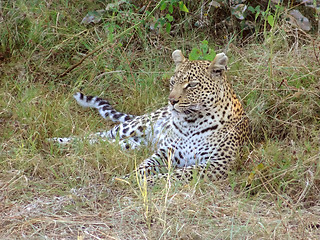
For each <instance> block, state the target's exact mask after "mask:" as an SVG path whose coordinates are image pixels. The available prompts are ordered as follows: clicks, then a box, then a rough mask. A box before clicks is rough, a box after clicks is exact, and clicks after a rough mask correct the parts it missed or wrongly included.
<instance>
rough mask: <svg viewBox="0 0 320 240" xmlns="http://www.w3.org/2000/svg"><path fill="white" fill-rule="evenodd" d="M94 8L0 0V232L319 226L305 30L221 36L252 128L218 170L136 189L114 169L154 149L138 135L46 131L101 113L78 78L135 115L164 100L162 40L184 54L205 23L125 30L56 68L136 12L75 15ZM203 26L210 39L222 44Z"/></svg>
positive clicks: (319, 103)
mask: <svg viewBox="0 0 320 240" xmlns="http://www.w3.org/2000/svg"><path fill="white" fill-rule="evenodd" d="M103 7H104V6H103V4H100V3H99V2H97V3H94V2H91V1H88V2H83V1H72V2H70V1H55V2H50V1H49V2H48V1H46V2H43V1H35V0H32V1H14V2H11V3H3V4H2V9H1V12H2V13H3V15H2V16H3V17H4V21H3V22H0V36H2V37H1V38H0V44H1V46H0V59H1V60H0V61H1V62H0V68H1V71H0V142H1V149H0V238H1V239H2V238H3V239H20V238H23V239H44V238H49V239H51V238H68V239H69V238H72V239H75V238H78V239H91V238H102V239H270V238H276V239H301V238H303V239H318V238H319V224H320V222H319V219H320V216H319V209H320V197H319V196H320V190H319V189H320V165H319V162H320V156H319V154H320V152H319V151H320V144H319V143H320V96H319V95H320V94H319V92H320V85H319V78H320V69H319V66H318V65H317V64H316V58H315V55H314V49H313V45H312V43H311V42H302V43H299V46H300V47H299V48H297V49H296V48H293V49H291V48H290V46H291V45H290V44H292V42H291V41H292V40H291V38H290V36H288V37H287V38H286V37H285V36H284V35H283V33H282V32H281V34H278V35H277V34H275V36H273V42H272V44H274V45H273V46H271V47H272V51H271V50H270V49H271V48H270V45H268V44H269V43H268V44H254V43H250V44H247V45H245V46H244V47H242V48H240V47H238V46H239V45H238V43H237V42H233V43H232V44H230V47H229V51H228V53H227V55H228V56H229V58H230V64H229V72H228V75H229V80H230V82H232V84H233V86H234V89H235V91H236V93H237V94H238V96H239V97H240V98H241V99H242V102H243V103H244V106H245V108H246V111H247V113H248V116H249V117H250V120H251V123H252V137H251V141H250V143H248V146H246V147H245V154H244V156H243V158H242V159H239V160H238V162H237V163H236V164H235V167H234V169H233V171H232V172H231V173H230V176H229V178H228V180H226V181H222V182H217V183H212V182H208V181H204V182H200V183H192V184H189V185H186V186H179V184H177V185H176V184H175V183H174V182H167V183H166V184H164V185H163V186H160V187H158V188H157V189H152V190H150V189H149V190H147V189H144V188H143V187H142V188H141V189H139V188H137V187H135V186H130V185H128V184H126V183H124V182H120V181H117V180H115V181H113V180H112V179H113V178H114V177H117V176H121V175H124V174H126V173H129V172H130V171H132V170H133V169H134V168H135V166H136V165H137V164H139V162H141V161H142V160H143V159H145V158H146V157H147V156H149V155H150V154H151V152H150V150H149V149H148V148H143V149H140V150H136V151H129V152H124V151H122V150H121V149H120V147H119V146H118V145H116V144H109V143H104V142H102V143H99V144H95V145H90V144H88V143H87V142H82V143H78V144H74V145H71V146H57V145H55V144H52V143H49V142H48V141H47V140H46V139H47V138H51V137H64V136H71V135H80V136H86V135H87V134H90V133H93V132H97V131H100V130H104V129H108V128H110V127H111V126H112V123H110V122H108V121H105V120H103V119H102V118H101V117H100V116H99V114H98V113H97V112H96V111H93V110H90V109H83V108H81V107H79V106H78V105H77V104H76V103H75V101H74V99H73V97H72V95H73V94H74V92H76V91H78V90H79V89H81V90H82V91H83V92H84V93H86V94H90V95H98V96H102V97H105V98H107V99H109V100H110V101H111V102H112V103H113V104H114V105H115V106H116V108H117V109H119V110H121V111H125V112H129V113H132V114H142V113H144V112H150V111H153V110H155V109H157V108H159V107H161V106H164V105H165V104H166V102H167V96H168V93H169V89H168V79H169V77H170V76H171V73H172V72H173V70H174V69H173V64H172V60H171V53H172V51H173V50H175V49H178V48H179V49H182V50H183V51H184V53H185V55H187V54H188V53H190V51H191V49H192V48H193V47H194V46H198V45H199V43H200V42H201V41H202V40H204V38H201V37H200V36H209V35H208V33H207V32H203V31H202V32H201V31H200V30H199V29H196V28H195V29H192V27H191V25H188V26H189V28H190V29H189V31H185V29H186V27H185V28H182V30H181V31H185V32H183V34H182V35H181V36H179V34H176V35H175V36H170V35H169V34H166V33H164V34H162V35H157V34H155V33H152V32H149V31H148V29H143V28H141V29H139V30H133V31H132V32H131V33H130V34H127V35H123V36H121V37H120V38H118V39H116V40H114V41H113V42H110V44H106V45H105V47H104V48H103V49H101V50H100V51H98V52H96V53H95V54H94V55H93V56H91V57H88V58H87V59H86V60H85V61H84V62H83V63H82V64H80V65H79V66H78V67H76V68H75V69H74V70H72V71H70V72H69V73H68V74H67V75H66V76H64V77H59V74H61V73H63V72H64V71H65V70H66V69H68V68H69V67H70V66H72V65H73V64H75V63H77V62H79V61H80V60H81V58H82V57H83V56H85V55H86V54H88V53H89V52H91V51H93V50H94V49H96V47H97V46H100V45H101V44H103V43H105V42H106V41H107V39H108V38H109V37H110V34H111V33H110V31H108V29H109V27H110V26H113V27H114V29H115V31H114V32H113V33H112V34H113V35H114V36H115V35H117V34H121V32H123V31H124V30H126V29H128V28H129V27H131V26H132V25H133V24H134V23H137V22H138V20H139V19H141V18H142V16H141V15H132V16H131V18H132V19H131V20H130V19H128V18H129V17H128V16H127V17H128V18H126V16H125V15H121V14H114V15H112V14H111V15H108V16H106V18H105V19H103V21H102V23H100V24H96V25H90V26H84V25H82V24H80V22H81V20H82V18H83V17H84V16H85V15H86V14H87V12H89V11H92V10H96V9H102V8H103ZM149 10H150V9H149ZM188 21H189V20H188ZM278 24H280V23H278ZM279 27H280V25H279ZM109 30H110V29H109ZM206 39H207V40H208V42H209V44H210V46H213V45H215V46H217V47H216V51H217V52H219V51H218V49H224V45H221V46H219V45H218V44H217V43H216V42H215V40H214V39H210V38H209V37H206ZM315 41H316V44H318V45H319V39H315ZM316 46H317V45H316ZM270 61H271V62H270ZM271 65H272V71H271V69H270V66H271Z"/></svg>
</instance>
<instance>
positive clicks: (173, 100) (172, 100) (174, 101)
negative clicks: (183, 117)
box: [169, 98, 179, 106]
mask: <svg viewBox="0 0 320 240" xmlns="http://www.w3.org/2000/svg"><path fill="white" fill-rule="evenodd" d="M169 102H170V103H171V105H172V106H174V105H175V104H177V103H178V102H179V100H176V99H174V98H169Z"/></svg>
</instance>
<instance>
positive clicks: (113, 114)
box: [73, 92, 136, 122]
mask: <svg viewBox="0 0 320 240" xmlns="http://www.w3.org/2000/svg"><path fill="white" fill-rule="evenodd" d="M73 97H74V98H75V99H76V100H77V102H78V104H79V105H81V106H83V107H91V108H96V109H98V111H99V113H100V115H101V116H102V117H103V118H109V119H111V120H112V121H113V122H127V121H130V120H132V119H134V118H135V117H136V116H134V115H131V114H126V113H121V112H118V111H117V110H115V109H114V108H113V107H112V106H111V105H110V103H109V102H108V101H107V100H104V99H102V98H99V97H94V96H86V95H84V94H82V93H80V92H77V93H76V94H74V95H73Z"/></svg>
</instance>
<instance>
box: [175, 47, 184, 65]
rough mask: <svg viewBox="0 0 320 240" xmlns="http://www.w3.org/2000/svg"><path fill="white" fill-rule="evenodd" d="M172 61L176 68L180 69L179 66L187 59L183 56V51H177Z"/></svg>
mask: <svg viewBox="0 0 320 240" xmlns="http://www.w3.org/2000/svg"><path fill="white" fill-rule="evenodd" d="M172 59H173V61H174V63H175V64H176V67H179V65H180V64H181V63H183V62H184V61H185V59H186V58H185V57H184V56H183V54H182V52H181V50H175V51H174V52H173V53H172Z"/></svg>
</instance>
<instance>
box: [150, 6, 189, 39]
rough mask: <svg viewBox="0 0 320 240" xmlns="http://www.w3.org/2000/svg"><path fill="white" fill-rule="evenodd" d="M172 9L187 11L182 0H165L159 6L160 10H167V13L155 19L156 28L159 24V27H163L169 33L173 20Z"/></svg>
mask: <svg viewBox="0 0 320 240" xmlns="http://www.w3.org/2000/svg"><path fill="white" fill-rule="evenodd" d="M174 9H178V11H180V12H185V13H188V12H189V10H188V8H187V7H186V5H185V4H184V3H183V2H182V1H179V0H165V1H163V3H162V4H161V6H160V10H161V11H162V12H165V11H166V10H167V12H168V13H167V14H166V15H165V16H163V17H160V18H158V19H157V20H156V24H155V28H157V27H158V26H159V25H160V26H161V27H165V29H166V32H167V33H170V31H171V27H172V22H173V21H174V17H173V13H174Z"/></svg>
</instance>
